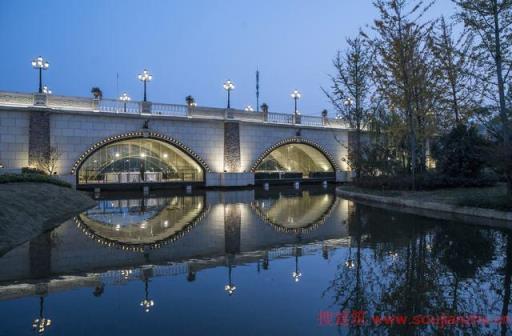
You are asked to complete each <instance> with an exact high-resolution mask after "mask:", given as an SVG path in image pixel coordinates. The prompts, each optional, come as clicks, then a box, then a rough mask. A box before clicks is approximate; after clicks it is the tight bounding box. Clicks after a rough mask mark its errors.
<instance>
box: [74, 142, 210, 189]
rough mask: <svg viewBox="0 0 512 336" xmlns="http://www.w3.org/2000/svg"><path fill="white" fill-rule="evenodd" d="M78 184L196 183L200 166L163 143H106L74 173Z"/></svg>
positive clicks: (174, 148) (199, 177) (201, 178)
mask: <svg viewBox="0 0 512 336" xmlns="http://www.w3.org/2000/svg"><path fill="white" fill-rule="evenodd" d="M77 175H78V183H79V184H98V183H102V184H108V183H151V182H156V183H158V182H200V181H203V180H204V173H203V169H202V168H201V166H200V165H199V164H198V163H197V162H196V161H195V160H194V159H193V158H192V157H190V156H189V155H188V154H187V153H185V152H184V151H182V150H181V149H179V148H177V147H175V146H173V145H170V144H168V143H166V142H163V141H160V140H156V139H148V138H135V139H126V140H121V141H118V142H114V143H110V144H107V145H105V146H103V147H101V148H99V149H98V150H97V151H96V152H94V153H93V154H92V155H91V156H89V157H88V158H87V159H86V160H85V161H84V163H83V164H82V165H81V167H80V169H79V170H78V172H77Z"/></svg>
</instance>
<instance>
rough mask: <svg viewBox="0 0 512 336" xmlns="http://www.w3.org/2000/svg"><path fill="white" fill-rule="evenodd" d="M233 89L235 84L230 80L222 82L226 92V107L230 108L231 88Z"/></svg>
mask: <svg viewBox="0 0 512 336" xmlns="http://www.w3.org/2000/svg"><path fill="white" fill-rule="evenodd" d="M234 89H235V84H233V82H232V81H230V80H227V81H226V82H225V83H224V90H226V91H227V92H228V109H229V108H231V90H234Z"/></svg>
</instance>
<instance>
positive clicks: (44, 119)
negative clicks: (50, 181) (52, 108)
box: [28, 110, 50, 167]
mask: <svg viewBox="0 0 512 336" xmlns="http://www.w3.org/2000/svg"><path fill="white" fill-rule="evenodd" d="M49 152H50V114H49V112H47V111H45V110H34V111H31V112H30V123H29V135H28V164H29V165H30V166H34V167H35V166H37V163H38V159H39V158H40V157H41V155H45V154H47V153H49Z"/></svg>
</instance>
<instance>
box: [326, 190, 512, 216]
mask: <svg viewBox="0 0 512 336" xmlns="http://www.w3.org/2000/svg"><path fill="white" fill-rule="evenodd" d="M336 190H337V193H338V194H339V195H340V196H343V197H348V198H352V199H355V200H363V201H367V202H372V203H379V204H385V205H389V206H393V207H396V208H411V209H421V210H427V211H431V212H444V213H448V214H456V215H461V216H468V217H479V218H486V219H491V220H499V221H512V210H509V208H508V200H507V199H506V197H505V195H506V194H505V193H506V189H505V186H504V185H498V186H495V187H489V188H454V189H441V190H435V191H379V190H369V189H362V188H357V187H354V186H342V187H338V188H337V189H336ZM475 205H476V206H475ZM504 210H505V211H504ZM422 214H425V211H423V212H422Z"/></svg>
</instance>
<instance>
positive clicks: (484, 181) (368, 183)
mask: <svg viewBox="0 0 512 336" xmlns="http://www.w3.org/2000/svg"><path fill="white" fill-rule="evenodd" d="M496 182H497V180H496V177H495V176H490V175H486V176H481V177H479V178H466V177H452V176H447V175H440V174H429V173H425V174H422V175H419V176H417V178H416V188H417V190H435V189H443V188H470V187H489V186H493V185H495V184H496ZM355 185H356V186H358V187H361V188H366V189H376V190H410V189H411V186H412V177H411V176H365V177H362V178H361V179H360V180H359V181H356V182H355Z"/></svg>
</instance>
